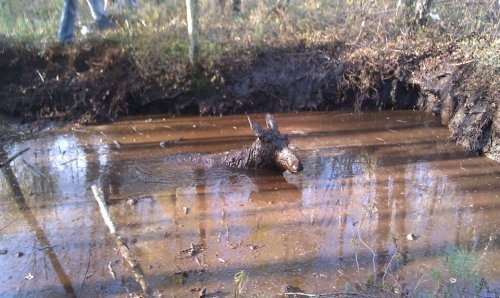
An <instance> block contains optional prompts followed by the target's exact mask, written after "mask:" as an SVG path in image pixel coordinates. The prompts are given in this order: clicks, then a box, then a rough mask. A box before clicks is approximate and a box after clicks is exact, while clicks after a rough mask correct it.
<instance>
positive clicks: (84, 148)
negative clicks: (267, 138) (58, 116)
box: [0, 111, 500, 297]
mask: <svg viewBox="0 0 500 298" xmlns="http://www.w3.org/2000/svg"><path fill="white" fill-rule="evenodd" d="M275 116H276V119H277V120H278V123H279V127H280V131H281V132H282V133H287V134H289V138H290V142H291V143H292V144H293V145H294V146H296V147H297V148H298V151H297V154H298V155H299V156H300V157H301V160H302V164H303V166H304V170H303V171H302V172H301V173H299V174H296V175H293V174H290V173H288V172H285V173H284V174H278V173H271V172H266V171H257V170H242V169H233V168H228V167H224V166H220V167H212V168H210V167H207V166H204V165H203V164H194V163H192V162H189V160H188V159H187V158H185V157H188V156H191V155H192V154H198V153H201V154H209V153H218V152H224V151H228V150H232V149H238V148H241V147H243V146H245V145H246V146H249V145H250V144H251V143H252V142H253V141H254V139H255V136H253V133H252V131H251V130H250V128H249V125H248V121H247V119H246V117H245V116H241V115H235V116H224V117H175V118H174V117H172V116H171V115H165V116H156V115H155V116H153V117H151V118H148V117H141V118H139V117H138V118H127V119H123V120H120V121H117V122H116V123H114V124H111V125H105V126H95V127H65V128H62V129H58V130H54V131H48V132H42V133H38V134H36V135H33V136H30V137H27V136H26V135H23V134H21V133H18V134H16V136H15V137H14V138H12V139H11V140H10V141H9V142H6V145H5V148H4V151H5V152H3V155H4V156H0V161H3V160H4V159H5V158H6V157H7V156H12V155H14V154H15V153H16V152H18V151H21V150H23V149H25V148H30V150H29V151H28V152H26V153H25V154H23V155H22V156H21V157H19V158H17V159H16V160H14V161H13V162H12V163H10V166H8V167H4V168H2V174H3V175H2V176H1V178H0V181H1V188H0V194H1V197H2V200H1V202H0V212H1V215H2V216H1V218H0V228H1V230H0V252H1V253H2V254H1V255H0V267H1V268H3V271H4V273H3V274H2V275H0V295H1V296H3V297H12V296H24V297H27V296H28V297H40V296H45V297H49V296H52V297H56V296H57V297H64V296H68V297H72V296H76V297H96V296H100V297H115V296H126V295H128V294H134V293H135V294H140V293H141V289H140V287H139V285H138V283H137V282H136V281H135V280H134V277H133V274H132V272H131V270H130V269H129V267H128V265H127V264H126V263H125V262H124V261H123V259H122V258H121V255H120V254H119V253H118V252H117V249H116V244H115V242H114V240H113V238H112V237H111V235H110V233H109V230H108V228H107V227H106V226H105V224H104V221H103V219H102V217H101V215H100V213H99V208H98V206H97V203H96V201H95V200H94V198H93V195H92V192H91V190H90V187H91V186H92V185H93V184H96V183H97V181H98V180H99V179H101V181H103V182H104V185H105V186H106V188H107V189H108V190H109V193H110V199H111V204H110V205H109V209H110V212H111V215H112V216H113V219H114V221H115V223H116V225H117V227H118V230H119V231H120V233H121V235H122V236H124V238H125V239H126V241H127V243H128V246H129V248H130V249H131V250H132V251H133V252H134V253H135V255H136V256H137V258H138V260H139V263H140V264H141V267H142V269H143V271H144V272H145V274H146V278H147V280H148V281H149V283H150V285H151V287H152V288H153V289H154V291H155V292H156V293H158V294H161V295H163V296H164V297H174V296H175V297H199V296H200V295H198V294H197V293H198V292H199V291H200V290H201V289H203V288H206V295H207V296H208V297H223V296H230V295H232V292H233V291H234V289H235V281H234V276H235V274H237V273H238V272H240V270H243V271H244V272H245V275H246V276H248V279H247V282H246V283H245V284H244V289H243V291H242V295H243V296H245V297H251V296H257V297H261V296H263V297H264V296H270V297H274V296H279V295H282V294H283V293H284V291H285V290H286V289H285V288H286V287H287V286H289V287H294V288H295V291H298V292H302V293H309V294H322V293H335V292H343V291H347V292H349V291H355V292H356V291H357V292H362V291H364V292H370V293H375V292H374V291H375V290H373V289H370V286H368V285H369V284H378V285H382V284H383V285H384V286H386V287H388V288H390V289H393V292H395V293H398V291H399V292H401V291H404V292H406V293H409V294H413V293H423V292H427V293H432V291H434V290H435V288H436V287H438V289H441V290H443V291H444V289H445V288H446V289H453V287H454V286H455V285H456V286H457V287H459V288H456V289H455V290H458V291H459V293H462V291H464V290H470V287H472V288H474V287H475V286H476V285H479V283H480V282H481V283H482V285H484V283H487V285H488V286H489V289H490V290H494V289H497V292H496V293H497V294H498V287H499V286H500V283H499V282H498V280H500V272H499V269H498V267H497V264H499V262H500V254H499V253H498V250H499V244H500V239H498V233H499V228H500V222H499V221H500V218H499V217H498V215H497V214H498V210H497V209H498V206H497V205H498V204H500V198H499V193H500V167H499V165H498V164H497V163H495V162H493V161H491V160H489V159H487V158H485V157H479V156H475V155H472V154H471V153H468V152H466V151H465V150H464V149H462V148H461V147H459V146H457V145H455V144H454V143H453V142H448V139H447V138H448V134H449V132H448V130H447V129H446V128H444V127H442V126H441V122H440V120H439V119H437V118H435V117H433V116H432V115H429V114H426V113H424V112H415V111H391V112H363V113H347V112H328V113H305V112H304V113H290V114H276V115H275ZM251 117H252V119H254V120H255V121H257V122H258V123H260V124H261V125H264V121H263V119H264V115H263V114H254V115H251ZM181 137H182V140H180V141H178V142H175V143H173V144H170V145H169V146H166V147H160V145H159V144H160V142H162V141H172V140H176V139H178V138H181ZM23 160H24V161H25V162H26V163H27V164H29V165H32V166H33V167H35V168H36V169H37V170H38V171H39V172H41V173H43V175H44V177H38V176H36V175H34V174H33V172H32V171H29V170H28V169H27V167H26V166H25V164H24V162H23ZM183 160H185V162H183ZM13 178H15V179H17V184H16V183H14V186H12V183H9V182H12V181H10V180H9V179H13ZM13 193H14V195H13ZM131 199H135V200H133V201H132V200H131ZM130 203H132V204H130ZM20 210H21V211H20ZM454 249H455V250H454ZM457 249H458V250H466V251H467V252H468V258H473V257H474V258H475V259H476V260H477V263H474V264H473V266H472V267H470V268H466V269H467V270H468V271H469V273H470V272H471V270H472V269H474V270H477V271H478V275H477V276H475V275H474V276H473V277H474V278H476V277H478V278H479V280H474V281H473V282H472V281H471V280H468V279H467V278H468V277H466V276H465V274H463V272H462V273H455V271H453V270H450V268H448V267H447V265H446V264H447V260H448V261H449V260H450V259H451V257H450V255H451V254H452V253H453V252H454V251H457ZM443 256H444V257H443ZM448 265H449V264H448ZM462 267H463V268H465V267H466V266H462ZM469 269H470V270H469ZM464 270H465V269H464ZM438 274H439V275H438ZM457 274H458V275H457ZM481 278H483V280H481ZM467 283H470V284H467ZM476 288H477V287H476ZM481 290H482V291H483V292H484V291H487V290H488V289H487V288H486V287H485V286H483V287H482V289H481ZM420 291H421V292H420Z"/></svg>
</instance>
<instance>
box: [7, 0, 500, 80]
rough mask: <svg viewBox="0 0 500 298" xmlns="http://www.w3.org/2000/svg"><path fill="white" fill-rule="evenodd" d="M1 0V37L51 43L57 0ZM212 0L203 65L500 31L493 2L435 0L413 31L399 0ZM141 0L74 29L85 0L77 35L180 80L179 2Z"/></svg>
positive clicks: (476, 55) (203, 10)
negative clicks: (89, 30)
mask: <svg viewBox="0 0 500 298" xmlns="http://www.w3.org/2000/svg"><path fill="white" fill-rule="evenodd" d="M0 1H1V2H0V3H1V7H2V9H1V12H0V34H2V35H4V36H5V37H6V38H7V40H11V41H15V42H19V41H20V42H23V43H28V44H33V45H36V46H39V47H41V48H44V47H47V46H50V45H52V44H54V43H55V42H56V33H57V29H58V26H59V20H60V14H61V9H62V6H63V1H62V0H42V1H37V2H36V4H35V6H33V4H32V2H27V1H25V0H20V1H15V2H13V1H10V0H0ZM214 2H215V1H214V0H211V1H207V0H203V1H200V2H199V9H200V27H201V28H200V29H201V32H200V34H201V46H202V49H201V53H202V60H203V61H202V64H203V65H204V67H205V69H207V70H211V69H213V68H214V65H215V64H216V63H217V61H220V60H221V59H222V58H224V57H227V56H230V57H233V58H235V59H245V57H249V56H252V55H253V54H255V53H256V52H258V51H260V49H262V48H267V47H278V48H279V47H289V46H295V45H298V44H301V45H305V46H311V47H314V46H318V45H324V44H329V43H334V42H342V43H346V44H349V45H351V46H354V48H355V49H357V48H359V49H361V48H363V50H362V51H361V53H359V52H357V51H356V50H355V51H353V53H352V54H353V55H359V54H361V55H381V54H382V55H384V53H385V52H387V51H391V50H398V51H407V52H413V51H416V52H418V50H419V47H420V45H422V44H425V45H426V46H425V47H423V48H426V47H427V48H428V45H429V44H432V45H435V46H439V45H441V44H446V43H449V42H450V41H453V40H457V39H459V38H460V37H461V36H464V35H469V34H471V33H473V32H480V33H481V34H485V35H489V36H496V35H497V33H498V29H499V19H498V14H496V13H494V11H495V9H497V7H496V5H497V4H496V1H494V0H470V1H452V0H445V1H435V2H434V3H433V6H432V8H431V10H432V12H433V13H437V14H439V17H440V20H439V21H434V20H432V21H431V22H429V24H428V26H427V27H423V28H419V29H418V30H414V28H412V26H411V25H410V24H411V20H410V19H409V18H408V17H407V16H406V14H405V10H404V9H403V8H404V7H399V8H398V7H397V3H398V1H397V0H372V1H369V0H336V1H331V0H309V1H303V0H300V1H299V0H292V1H291V3H290V5H289V6H288V7H287V8H286V9H278V8H277V7H276V1H275V0H273V1H271V0H262V1H256V0H249V1H243V7H242V12H241V13H240V14H238V15H236V14H234V13H233V12H232V11H231V3H230V2H229V1H228V2H227V3H226V7H225V9H223V10H222V11H219V10H217V9H216V8H215V7H214V5H213V4H214ZM403 2H404V1H403ZM140 4H141V9H140V10H139V11H138V12H137V13H131V12H129V11H125V12H123V11H119V10H118V9H116V8H115V9H114V10H111V11H110V13H111V14H112V15H113V16H114V18H115V21H116V22H117V23H118V24H119V25H120V26H119V29H118V30H115V31H114V32H106V33H104V34H97V35H94V36H92V37H85V36H81V35H80V33H79V32H80V31H79V28H81V25H82V24H86V23H91V17H90V14H89V9H88V5H87V4H86V3H83V2H82V3H80V15H79V22H78V24H77V28H76V32H75V33H76V35H77V36H76V39H77V40H86V39H91V40H93V41H97V42H98V41H99V40H106V39H107V40H112V41H114V42H117V43H118V44H120V45H121V47H122V48H124V49H125V50H127V51H130V52H131V53H133V54H134V55H135V57H136V61H137V64H138V65H139V67H141V69H143V71H144V72H145V73H148V74H150V75H156V76H159V77H163V78H165V79H169V80H172V79H173V80H174V81H177V80H182V78H183V77H184V76H185V75H186V65H187V61H188V60H187V49H188V46H187V29H186V25H185V14H186V10H185V1H182V0H156V1H152V2H149V1H147V2H146V1H142V2H141V3H140ZM30 7H31V8H30ZM406 11H411V8H410V9H409V10H406ZM489 44H490V43H489ZM461 46H463V47H464V50H467V51H471V53H472V56H471V59H481V60H485V65H495V66H498V62H497V61H498V59H497V58H498V56H497V54H496V53H498V51H497V49H496V48H495V49H494V51H493V50H492V49H491V46H490V45H489V46H488V47H484V46H483V45H481V44H463V45H461ZM367 49H375V50H374V51H369V50H368V51H367Z"/></svg>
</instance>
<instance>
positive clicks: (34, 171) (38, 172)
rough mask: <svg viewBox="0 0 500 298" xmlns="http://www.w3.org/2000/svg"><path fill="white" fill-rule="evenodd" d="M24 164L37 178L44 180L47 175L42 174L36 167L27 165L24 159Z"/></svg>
mask: <svg viewBox="0 0 500 298" xmlns="http://www.w3.org/2000/svg"><path fill="white" fill-rule="evenodd" d="M23 164H24V165H25V166H26V168H27V169H28V170H29V171H30V172H31V173H32V174H33V175H35V176H37V177H39V178H42V177H44V176H45V175H44V174H42V173H41V172H40V171H39V170H37V169H36V168H35V167H34V166H32V165H30V164H29V163H27V162H26V161H25V160H24V159H23Z"/></svg>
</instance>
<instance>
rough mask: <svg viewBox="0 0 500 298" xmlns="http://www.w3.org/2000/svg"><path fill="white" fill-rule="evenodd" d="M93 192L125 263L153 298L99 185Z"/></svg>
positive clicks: (145, 293)
mask: <svg viewBox="0 0 500 298" xmlns="http://www.w3.org/2000/svg"><path fill="white" fill-rule="evenodd" d="M92 192H93V193H94V198H95V199H96V201H97V203H98V204H99V209H100V210H101V215H102V218H103V219H104V222H105V223H106V225H107V226H108V228H109V232H110V233H111V234H112V235H113V236H114V238H115V241H116V244H117V245H118V248H119V250H120V252H121V254H122V256H123V258H124V259H125V261H127V263H128V264H129V266H130V268H131V269H132V272H133V273H134V276H135V279H136V280H137V282H138V283H139V285H141V288H142V291H143V292H144V295H145V297H151V296H152V294H153V291H152V290H151V288H150V287H149V284H148V282H147V281H146V279H145V278H144V272H142V269H141V266H140V265H139V262H137V259H136V257H135V255H134V254H133V252H132V251H130V250H129V248H128V246H127V242H125V240H124V239H123V238H122V236H120V234H119V233H118V229H117V228H116V225H115V223H114V222H113V219H112V218H111V214H110V213H109V210H108V207H107V206H106V203H105V201H104V197H103V195H102V194H101V193H100V192H99V188H98V187H97V185H92Z"/></svg>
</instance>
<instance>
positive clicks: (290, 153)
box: [206, 114, 304, 174]
mask: <svg viewBox="0 0 500 298" xmlns="http://www.w3.org/2000/svg"><path fill="white" fill-rule="evenodd" d="M248 122H249V123H250V128H251V129H252V130H253V132H254V134H255V135H256V136H257V140H255V141H254V142H253V144H252V145H251V146H250V147H249V148H243V149H242V150H233V151H229V152H227V153H224V154H223V155H216V156H214V157H208V158H207V159H206V161H207V162H208V164H209V165H212V166H215V165H226V166H230V167H236V168H253V169H262V170H268V171H277V172H280V173H282V172H285V171H287V170H288V171H289V172H290V173H293V174H296V173H298V172H300V171H302V170H303V169H304V167H303V166H302V163H301V162H300V159H299V157H298V156H297V155H296V154H295V152H294V150H293V149H292V148H290V144H289V142H288V135H286V134H281V133H280V132H279V130H278V122H277V121H276V119H275V118H274V117H273V116H271V115H270V114H267V115H266V124H267V129H266V130H264V129H262V127H260V125H259V124H257V122H255V121H253V120H252V119H250V117H248Z"/></svg>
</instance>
